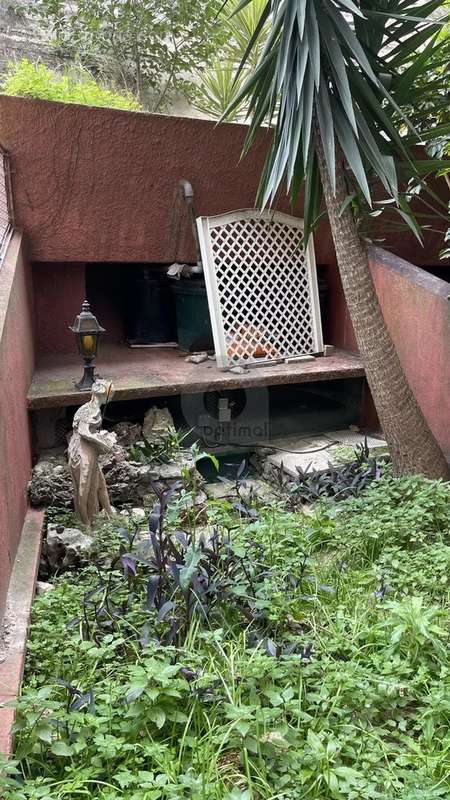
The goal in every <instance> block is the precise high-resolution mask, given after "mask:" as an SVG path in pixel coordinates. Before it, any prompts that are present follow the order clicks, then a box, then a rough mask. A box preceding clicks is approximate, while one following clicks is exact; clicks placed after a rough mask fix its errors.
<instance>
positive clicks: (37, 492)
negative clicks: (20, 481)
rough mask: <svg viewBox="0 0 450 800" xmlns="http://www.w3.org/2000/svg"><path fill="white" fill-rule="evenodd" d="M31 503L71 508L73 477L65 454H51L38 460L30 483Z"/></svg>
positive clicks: (38, 505)
mask: <svg viewBox="0 0 450 800" xmlns="http://www.w3.org/2000/svg"><path fill="white" fill-rule="evenodd" d="M28 493H29V498H30V504H31V505H32V506H34V507H39V508H40V507H45V506H60V507H62V508H71V507H72V505H73V498H72V478H71V476H70V472H69V468H68V466H67V462H66V459H65V457H64V456H49V457H47V458H46V459H45V460H42V461H38V463H37V464H36V465H35V467H34V468H33V471H32V474H31V480H30V482H29V484H28Z"/></svg>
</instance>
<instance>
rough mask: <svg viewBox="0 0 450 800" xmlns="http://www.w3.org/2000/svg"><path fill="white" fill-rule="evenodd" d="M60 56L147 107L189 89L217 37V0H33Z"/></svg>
mask: <svg viewBox="0 0 450 800" xmlns="http://www.w3.org/2000/svg"><path fill="white" fill-rule="evenodd" d="M34 5H35V10H36V13H37V14H38V15H39V16H40V19H41V21H42V23H43V25H44V26H45V27H46V28H48V26H49V25H50V28H51V30H52V31H53V35H54V37H55V42H56V45H57V46H58V48H59V49H60V51H62V53H63V54H64V56H65V57H69V58H71V59H74V60H76V61H79V62H80V63H81V64H83V65H84V66H87V67H88V68H89V69H92V70H95V71H96V72H99V73H100V74H102V75H103V76H104V77H105V78H108V79H110V78H112V79H114V80H115V82H116V83H118V84H121V85H123V86H124V87H126V88H127V89H131V90H132V91H133V93H134V94H135V95H136V97H137V98H138V100H139V102H140V103H142V104H144V105H145V106H146V107H148V108H149V110H151V111H160V110H162V109H164V108H165V107H166V105H167V103H168V102H169V101H170V100H171V99H173V98H174V97H175V96H176V95H177V94H178V93H181V94H183V95H184V96H186V97H188V98H189V97H190V96H191V95H192V92H193V89H194V84H193V81H192V78H191V75H192V74H193V72H194V71H195V70H196V69H198V68H201V67H203V66H204V65H205V64H206V62H207V60H208V59H209V58H210V57H211V55H212V54H213V53H214V50H215V47H216V44H217V42H220V41H221V32H220V27H219V26H218V25H217V24H216V17H217V13H218V11H219V8H220V2H218V1H217V0H159V2H157V3H156V2H139V3H137V2H122V0H76V2H72V3H66V2H64V0H38V2H37V3H36V4H34Z"/></svg>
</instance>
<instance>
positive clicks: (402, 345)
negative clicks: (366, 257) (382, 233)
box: [370, 248, 450, 455]
mask: <svg viewBox="0 0 450 800" xmlns="http://www.w3.org/2000/svg"><path fill="white" fill-rule="evenodd" d="M370 266H371V270H372V276H373V279H374V282H375V288H376V290H377V294H378V298H379V300H380V303H381V308H382V310H383V315H384V318H385V320H386V323H387V326H388V328H389V331H390V333H391V336H392V338H393V340H394V343H395V346H396V348H397V352H398V354H399V356H400V360H401V362H402V365H403V368H404V370H405V373H406V376H407V378H408V381H409V383H410V385H411V388H412V390H413V392H414V393H415V395H416V397H417V400H418V402H419V404H420V406H421V408H422V410H423V412H424V414H425V417H426V419H427V420H428V423H429V425H430V427H431V429H432V431H433V433H434V435H435V436H436V438H437V439H438V441H439V443H440V445H441V447H442V448H443V450H444V451H445V452H447V453H449V455H450V284H449V283H447V282H446V281H443V280H440V279H439V278H435V277H433V276H432V275H428V274H427V273H426V272H424V271H423V270H421V269H418V268H417V267H415V266H413V264H410V263H408V262H407V261H404V260H403V259H401V258H398V257H397V256H394V255H392V253H388V252H386V251H385V250H381V249H379V248H374V249H372V250H371V251H370Z"/></svg>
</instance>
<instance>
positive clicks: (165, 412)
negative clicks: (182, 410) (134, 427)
mask: <svg viewBox="0 0 450 800" xmlns="http://www.w3.org/2000/svg"><path fill="white" fill-rule="evenodd" d="M173 430H175V425H174V422H173V417H172V414H171V413H170V411H169V409H168V408H166V407H164V408H157V406H153V408H150V410H149V411H147V413H146V415H145V417H144V424H143V425H142V436H143V437H144V439H145V440H146V441H147V442H149V443H150V444H159V443H160V442H163V441H164V439H165V437H166V436H167V434H168V433H170V432H171V431H173Z"/></svg>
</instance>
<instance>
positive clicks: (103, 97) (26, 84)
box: [1, 58, 141, 111]
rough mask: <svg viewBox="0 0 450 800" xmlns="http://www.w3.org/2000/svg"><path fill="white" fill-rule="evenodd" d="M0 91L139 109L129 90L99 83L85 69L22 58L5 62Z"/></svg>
mask: <svg viewBox="0 0 450 800" xmlns="http://www.w3.org/2000/svg"><path fill="white" fill-rule="evenodd" d="M1 91H2V92H3V94H8V95H18V96H20V97H37V98H39V99H40V100H56V101H57V102H59V103H80V104H81V105H87V106H106V107H107V108H120V109H122V110H124V111H139V110H140V108H141V106H140V105H139V103H138V102H137V100H135V98H134V97H133V96H132V95H131V94H130V92H127V91H125V90H122V91H121V92H118V91H115V90H112V89H110V88H107V87H105V86H102V85H100V84H99V83H98V82H97V81H95V80H94V78H93V77H92V75H91V74H90V73H89V72H88V71H87V70H84V69H82V68H72V69H65V70H62V71H60V72H55V71H54V70H51V69H49V68H48V67H46V66H45V64H33V63H32V62H31V61H28V59H26V58H22V59H21V60H20V61H18V62H16V63H13V62H11V63H10V64H9V65H8V70H7V72H6V74H5V76H4V78H3V81H2V85H1Z"/></svg>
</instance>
